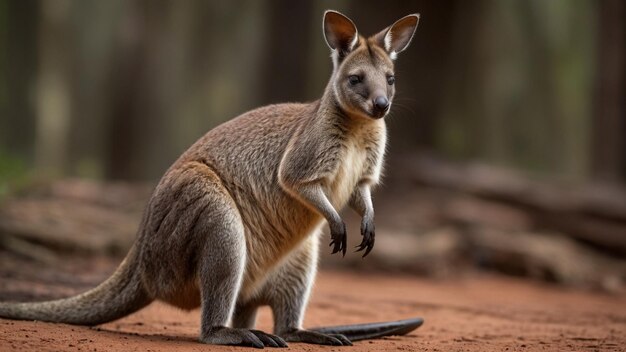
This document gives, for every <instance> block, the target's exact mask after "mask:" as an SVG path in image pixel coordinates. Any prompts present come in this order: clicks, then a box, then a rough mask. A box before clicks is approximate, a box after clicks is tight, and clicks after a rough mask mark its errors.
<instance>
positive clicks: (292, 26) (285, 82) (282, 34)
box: [258, 0, 321, 105]
mask: <svg viewBox="0 0 626 352" xmlns="http://www.w3.org/2000/svg"><path fill="white" fill-rule="evenodd" d="M271 5H272V6H271V8H270V9H268V13H267V16H268V21H267V31H266V32H267V36H266V38H265V43H264V46H265V47H264V49H265V50H264V53H263V56H262V57H261V60H260V66H259V70H260V76H261V80H260V81H259V87H258V92H259V100H260V101H259V103H260V104H262V105H265V104H269V103H284V102H287V101H296V100H298V98H299V97H302V96H304V95H305V93H306V85H305V84H304V81H305V80H306V78H307V77H306V67H307V66H306V64H307V63H308V62H309V59H310V53H311V36H310V35H309V29H310V28H311V27H312V26H311V24H312V19H313V18H312V16H311V13H312V11H313V8H314V6H313V5H314V4H313V2H312V1H291V0H274V1H272V2H271ZM320 23H321V21H320ZM320 26H321V25H320ZM320 28H321V27H320ZM320 33H321V30H320Z"/></svg>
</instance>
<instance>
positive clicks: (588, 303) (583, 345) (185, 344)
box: [0, 271, 626, 352]
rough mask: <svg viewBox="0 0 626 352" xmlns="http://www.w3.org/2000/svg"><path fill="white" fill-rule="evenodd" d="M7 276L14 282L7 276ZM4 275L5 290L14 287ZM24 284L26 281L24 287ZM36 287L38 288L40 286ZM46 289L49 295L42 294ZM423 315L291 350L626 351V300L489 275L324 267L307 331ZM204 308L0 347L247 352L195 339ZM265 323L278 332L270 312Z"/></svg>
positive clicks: (29, 335)
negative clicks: (372, 336)
mask: <svg viewBox="0 0 626 352" xmlns="http://www.w3.org/2000/svg"><path fill="white" fill-rule="evenodd" d="M5 278H6V277H5ZM7 282H10V280H8V281H7V280H5V279H3V282H2V283H3V285H2V286H0V288H1V289H5V290H6V289H9V290H10V287H8V284H7ZM22 285H23V283H22ZM33 289H34V290H35V291H37V285H34V288H33ZM43 291H45V289H44V290H43ZM413 316H422V317H424V318H425V320H426V322H425V324H424V326H422V327H421V328H420V329H418V330H417V331H415V332H414V333H412V334H411V335H409V336H404V337H393V338H386V339H383V340H376V341H364V342H357V343H355V346H354V347H343V348H337V347H320V346H312V345H303V344H295V343H292V344H291V345H290V351H339V350H345V351H353V352H357V351H382V350H400V351H557V350H558V351H624V350H625V348H626V297H616V296H609V295H604V294H595V293H585V292H577V291H569V290H562V289H559V288H555V287H552V286H548V285H542V284H537V283H529V282H526V281H521V280H513V279H506V278H501V277H490V276H473V277H468V278H466V279H463V280H461V281H456V282H436V281H431V280H424V279H416V278H414V277H407V276H383V275H380V274H375V275H364V274H354V273H346V272H328V271H323V272H321V273H320V274H319V280H318V283H317V285H316V287H315V291H314V294H313V297H312V301H311V304H310V306H309V310H308V314H307V318H306V323H305V325H306V326H320V325H330V324H332V325H335V324H342V323H358V322H372V321H381V320H392V319H401V318H408V317H413ZM198 324H199V315H198V311H193V312H191V313H184V312H181V311H178V310H176V309H172V308H169V307H167V306H164V305H162V304H158V303H157V304H153V305H151V306H149V307H148V308H146V309H144V310H142V311H140V312H138V313H136V314H133V315H131V316H129V317H127V318H125V319H121V320H119V321H116V322H113V323H109V324H105V325H102V326H100V327H97V328H87V327H78V326H69V325H62V324H47V323H40V322H19V321H10V320H0V351H171V350H176V351H209V350H210V351H213V350H215V351H245V350H248V349H244V348H237V347H218V346H206V345H202V344H200V343H197V342H196V341H195V339H196V336H197V330H198ZM259 327H260V328H261V329H264V330H271V313H270V312H269V310H267V309H264V310H262V312H261V314H260V317H259Z"/></svg>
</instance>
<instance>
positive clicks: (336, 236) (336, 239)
mask: <svg viewBox="0 0 626 352" xmlns="http://www.w3.org/2000/svg"><path fill="white" fill-rule="evenodd" d="M330 239H331V241H330V246H333V245H334V246H335V247H333V252H332V254H335V253H337V252H339V251H342V253H343V256H344V257H345V256H346V247H347V243H348V235H347V234H346V224H344V223H341V228H339V229H333V228H331V229H330Z"/></svg>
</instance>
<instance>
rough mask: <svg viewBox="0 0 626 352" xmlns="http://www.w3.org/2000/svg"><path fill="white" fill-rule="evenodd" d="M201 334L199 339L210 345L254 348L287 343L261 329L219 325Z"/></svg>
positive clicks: (280, 345)
mask: <svg viewBox="0 0 626 352" xmlns="http://www.w3.org/2000/svg"><path fill="white" fill-rule="evenodd" d="M203 335H204V336H202V338H201V339H200V341H202V342H204V343H208V344H212V345H234V346H249V347H254V348H263V347H287V343H286V342H285V340H283V339H282V338H281V337H279V336H276V335H272V334H268V333H265V332H263V331H261V330H248V329H233V328H226V327H219V328H214V329H212V330H211V331H209V332H207V333H205V334H203Z"/></svg>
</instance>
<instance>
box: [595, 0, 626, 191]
mask: <svg viewBox="0 0 626 352" xmlns="http://www.w3.org/2000/svg"><path fill="white" fill-rule="evenodd" d="M598 9H599V16H598V26H599V31H598V35H597V40H598V46H597V52H598V58H597V63H596V82H595V83H596V87H595V88H596V91H595V101H594V103H595V109H594V118H593V124H592V138H593V144H592V153H591V157H592V165H593V176H594V177H595V178H596V179H597V180H599V181H612V182H618V181H621V182H623V181H626V64H625V62H624V61H625V60H626V49H625V45H624V43H626V4H625V3H624V1H622V0H603V1H600V2H598Z"/></svg>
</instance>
